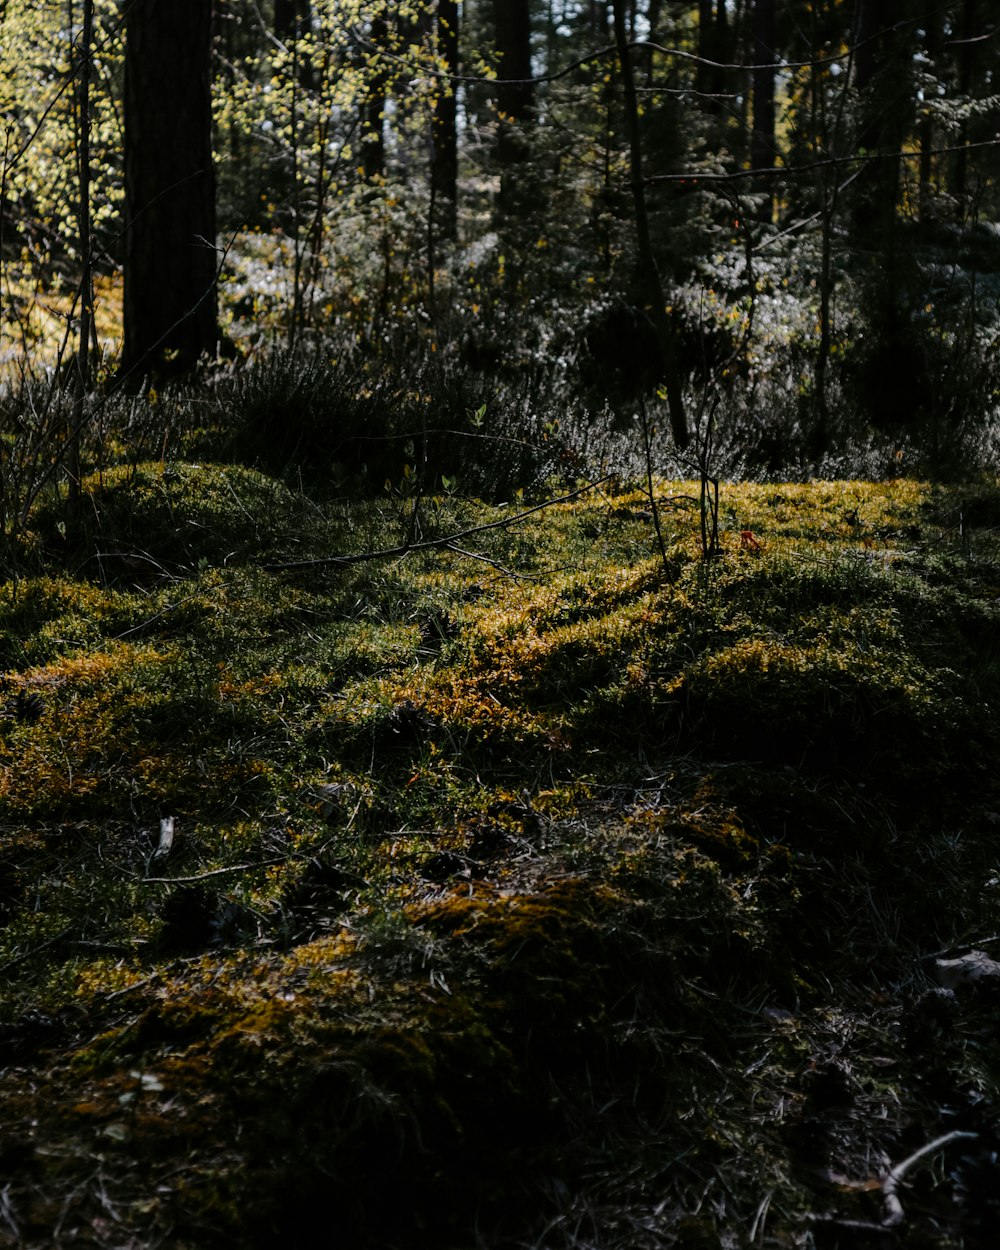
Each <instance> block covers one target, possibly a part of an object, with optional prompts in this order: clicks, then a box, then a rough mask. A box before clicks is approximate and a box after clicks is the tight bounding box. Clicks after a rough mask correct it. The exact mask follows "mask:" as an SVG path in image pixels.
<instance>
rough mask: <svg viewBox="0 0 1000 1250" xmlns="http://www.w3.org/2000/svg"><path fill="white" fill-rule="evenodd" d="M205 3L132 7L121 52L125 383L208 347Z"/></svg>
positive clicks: (211, 185)
mask: <svg viewBox="0 0 1000 1250" xmlns="http://www.w3.org/2000/svg"><path fill="white" fill-rule="evenodd" d="M211 32H212V3H211V0H135V2H134V3H132V4H131V5H130V7H129V8H128V9H127V17H126V53H125V205H126V229H125V297H124V322H125V347H124V354H123V369H124V371H125V372H126V373H129V374H131V375H133V376H141V375H143V374H146V373H148V372H149V371H150V370H151V369H153V368H154V367H156V368H158V369H163V370H165V371H167V372H183V371H184V370H186V369H189V368H190V367H191V366H192V365H193V364H194V363H195V361H196V360H197V359H198V357H199V356H200V355H201V354H202V353H204V352H214V351H215V349H216V345H217V342H218V314H217V296H216V268H217V264H216V249H215V176H214V171H213V167H212V103H211V51H212V40H211Z"/></svg>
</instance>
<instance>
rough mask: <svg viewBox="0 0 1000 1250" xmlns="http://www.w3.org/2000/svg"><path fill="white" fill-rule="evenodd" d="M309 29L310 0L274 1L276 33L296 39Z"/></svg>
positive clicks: (282, 36) (283, 37)
mask: <svg viewBox="0 0 1000 1250" xmlns="http://www.w3.org/2000/svg"><path fill="white" fill-rule="evenodd" d="M308 29H309V0H274V33H275V34H276V35H277V36H278V38H279V39H294V38H295V36H296V35H301V34H303V33H304V32H305V31H306V30H308Z"/></svg>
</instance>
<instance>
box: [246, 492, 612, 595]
mask: <svg viewBox="0 0 1000 1250" xmlns="http://www.w3.org/2000/svg"><path fill="white" fill-rule="evenodd" d="M613 477H614V474H613V473H609V474H608V475H607V476H606V477H602V478H600V479H599V480H598V481H596V482H588V483H587V485H586V486H581V487H580V488H579V489H578V490H573V491H570V493H569V494H568V495H558V496H557V497H556V498H555V499H547V500H546V501H545V503H538V504H535V506H534V507H533V508H526V509H525V510H524V511H523V512H518V513H516V514H515V515H514V516H510V517H503V518H501V520H499V521H490V522H489V523H488V524H486V525H473V526H471V527H470V528H469V529H465V530H459V531H458V533H456V534H448V535H447V536H446V537H445V538H427V539H424V540H423V541H422V542H419V543H403V544H402V545H401V546H399V547H383V548H382V549H381V550H380V551H359V552H357V553H355V554H354V555H349V556H321V557H319V558H318V559H315V560H286V561H285V562H284V563H281V564H262V565H260V567H261V568H262V569H263V570H264V571H265V573H284V572H287V571H289V570H291V569H314V568H328V567H330V566H331V565H341V564H364V563H365V562H367V561H369V560H392V559H394V558H396V557H398V556H406V555H409V554H410V552H411V551H433V550H435V549H437V548H441V547H448V546H450V545H452V544H453V543H457V542H458V541H459V539H462V538H468V537H469V536H470V535H472V534H484V533H485V532H486V531H487V530H499V529H506V528H508V527H509V526H511V525H516V524H517V523H518V522H519V521H523V520H524V519H525V517H529V516H531V515H532V514H533V513H535V512H541V511H542V510H543V509H544V508H551V507H552V506H553V505H554V504H557V503H569V501H570V500H571V499H579V497H580V496H581V495H586V494H587V492H588V491H592V490H597V488H598V487H599V486H603V485H604V484H605V482H610V481H611V479H612V478H613Z"/></svg>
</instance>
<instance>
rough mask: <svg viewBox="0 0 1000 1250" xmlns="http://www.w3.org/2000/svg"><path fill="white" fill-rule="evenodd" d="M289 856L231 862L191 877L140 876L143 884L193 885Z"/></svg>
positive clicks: (272, 862)
mask: <svg viewBox="0 0 1000 1250" xmlns="http://www.w3.org/2000/svg"><path fill="white" fill-rule="evenodd" d="M288 859H289V856H287V855H278V856H275V858H273V859H259V860H257V862H256V863H255V864H231V865H230V866H229V867H228V868H213V869H212V870H211V872H199V873H196V874H195V876H193V877H140V878H139V879H140V881H141V882H142V884H143V885H193V884H194V883H195V882H197V881H207V880H208V879H209V877H222V876H224V875H225V874H226V873H228V872H250V871H251V870H252V869H254V868H268V867H270V866H271V864H284V863H287V862H288Z"/></svg>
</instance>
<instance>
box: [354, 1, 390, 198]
mask: <svg viewBox="0 0 1000 1250" xmlns="http://www.w3.org/2000/svg"><path fill="white" fill-rule="evenodd" d="M388 35H389V30H388V26H387V24H386V20H385V18H384V17H373V18H372V21H371V29H370V31H369V36H368V37H369V40H370V42H371V44H372V48H373V51H372V53H371V58H372V59H371V61H370V66H369V70H368V78H369V81H370V86H369V88H368V95H367V97H366V98H365V100H364V101H363V103H362V105H361V121H362V128H363V134H362V147H363V149H364V151H363V163H364V171H365V178H366V179H367V180H368V181H369V182H372V181H373V180H375V179H378V178H382V177H384V175H385V100H386V89H387V87H388V82H389V73H388V70H387V69H386V67H385V64H384V63H383V61H382V59H381V55H380V50H381V49H382V48H384V47H385V45H386V42H387V41H388Z"/></svg>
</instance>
